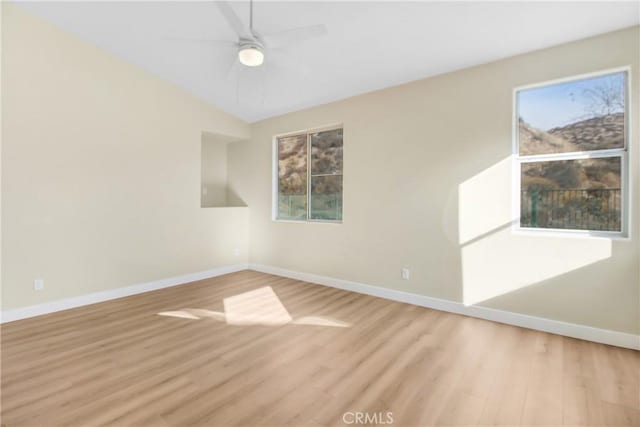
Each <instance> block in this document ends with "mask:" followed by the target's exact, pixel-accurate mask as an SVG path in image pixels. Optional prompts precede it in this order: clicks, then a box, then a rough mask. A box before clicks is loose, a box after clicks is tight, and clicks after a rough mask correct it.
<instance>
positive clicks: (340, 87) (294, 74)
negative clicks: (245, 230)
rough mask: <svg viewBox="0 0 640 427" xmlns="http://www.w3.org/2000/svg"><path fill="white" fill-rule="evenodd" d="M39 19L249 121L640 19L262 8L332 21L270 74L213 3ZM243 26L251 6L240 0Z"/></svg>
mask: <svg viewBox="0 0 640 427" xmlns="http://www.w3.org/2000/svg"><path fill="white" fill-rule="evenodd" d="M21 6H22V7H23V8H25V9H27V10H29V11H30V12H32V13H33V14H35V15H38V16H40V17H42V18H44V19H45V20H47V21H50V22H52V23H54V24H55V25H57V26H59V27H61V28H63V29H65V30H67V31H69V32H71V33H74V34H76V35H77V36H79V37H81V38H83V39H85V40H87V41H88V42H90V43H93V44H95V45H97V46H99V47H101V48H103V49H105V50H107V51H110V52H112V53H113V54H115V55H117V56H119V57H120V58H122V59H124V60H125V61H128V62H130V63H133V64H136V65H138V66H140V67H142V68H144V69H146V70H148V71H150V72H152V73H153V74H156V75H158V76H160V77H161V78H163V79H166V80H168V81H170V82H173V83H174V84H176V85H178V86H181V87H183V88H184V89H186V90H188V91H189V92H191V93H193V94H194V95H196V96H198V97H200V98H202V99H204V100H206V101H208V102H210V103H211V104H213V105H215V106H217V107H219V108H221V109H223V110H225V111H227V112H229V113H232V114H235V115H237V116H239V117H241V118H243V119H245V120H247V121H250V122H253V121H257V120H260V119H263V118H267V117H271V116H275V115H279V114H282V113H286V112H289V111H294V110H298V109H302V108H306V107H311V106H314V105H319V104H323V103H327V102H330V101H334V100H338V99H342V98H346V97H349V96H353V95H356V94H360V93H364V92H369V91H373V90H376V89H381V88H385V87H389V86H394V85H397V84H400V83H404V82H407V81H411V80H416V79H421V78H425V77H428V76H432V75H436V74H440V73H444V72H448V71H453V70H456V69H461V68H465V67H469V66H473V65H477V64H481V63H486V62H490V61H494V60H497V59H500V58H505V57H508V56H513V55H516V54H520V53H525V52H529V51H533V50H537V49H541V48H545V47H548V46H553V45H557V44H561V43H565V42H569V41H573V40H577V39H581V38H585V37H588V36H592V35H597V34H601V33H605V32H609V31H613V30H616V29H620V28H625V27H629V26H632V25H637V24H638V23H639V22H640V6H639V3H638V2H566V3H565V2H397V1H396V2H371V1H370V2H308V1H304V2H303V1H300V2H291V1H289V2H268V1H256V4H255V5H254V26H255V28H256V29H257V30H258V31H261V32H263V33H268V32H276V31H281V30H286V29H290V28H294V27H299V26H304V25H311V24H326V26H327V28H328V32H329V34H328V35H327V36H326V37H322V38H317V39H313V40H308V41H305V42H304V43H297V44H294V45H291V46H290V47H287V48H282V49H275V50H272V51H268V52H267V55H266V60H265V64H264V66H263V67H259V68H257V69H251V68H247V67H244V66H241V65H240V64H239V63H238V62H237V61H236V57H237V56H236V52H235V50H234V48H233V47H224V46H219V45H216V44H209V43H186V42H178V41H175V40H172V39H171V38H172V37H193V38H204V39H217V40H235V39H236V36H235V34H234V32H233V30H232V29H231V28H230V26H229V25H228V24H227V22H226V21H225V20H224V19H223V18H222V15H221V14H220V12H219V10H218V8H217V7H216V5H215V4H214V3H213V2H184V1H180V2H91V3H88V2H64V3H62V2H42V3H38V2H25V3H21ZM232 7H233V9H234V10H235V11H236V12H237V14H238V15H240V17H241V18H242V19H243V20H244V21H245V22H247V21H248V14H249V8H248V3H247V2H233V3H232Z"/></svg>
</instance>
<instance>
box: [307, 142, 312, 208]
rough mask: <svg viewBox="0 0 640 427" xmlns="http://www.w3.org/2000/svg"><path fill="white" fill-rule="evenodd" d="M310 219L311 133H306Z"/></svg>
mask: <svg viewBox="0 0 640 427" xmlns="http://www.w3.org/2000/svg"><path fill="white" fill-rule="evenodd" d="M310 219H311V134H310V133H307V221H309V220H310Z"/></svg>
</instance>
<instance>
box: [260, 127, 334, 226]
mask: <svg viewBox="0 0 640 427" xmlns="http://www.w3.org/2000/svg"><path fill="white" fill-rule="evenodd" d="M336 129H342V156H343V160H342V173H341V174H340V176H342V185H343V187H342V215H341V217H342V219H336V220H333V219H311V218H310V215H309V214H310V210H311V203H310V202H311V134H313V133H318V132H326V131H330V130H336ZM302 134H306V136H307V218H306V219H280V218H278V139H279V138H283V137H286V136H294V135H302ZM271 151H272V154H273V156H272V178H271V182H272V185H271V189H272V195H271V220H272V221H275V222H284V223H287V222H290V223H295V224H304V223H318V224H342V223H343V221H344V126H343V124H342V123H340V124H332V125H326V126H321V127H317V128H311V129H303V130H298V131H294V132H287V133H281V134H278V135H274V136H273V140H272V150H271Z"/></svg>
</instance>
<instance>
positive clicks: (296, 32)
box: [262, 24, 327, 48]
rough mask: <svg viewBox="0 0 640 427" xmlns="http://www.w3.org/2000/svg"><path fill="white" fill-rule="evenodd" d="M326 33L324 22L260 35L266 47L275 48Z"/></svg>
mask: <svg viewBox="0 0 640 427" xmlns="http://www.w3.org/2000/svg"><path fill="white" fill-rule="evenodd" d="M326 35H327V27H326V26H325V25H324V24H319V25H311V26H308V27H299V28H294V29H291V30H286V31H281V32H279V33H274V34H268V35H264V36H262V39H263V40H264V42H265V44H266V45H267V47H270V48H276V47H283V46H286V45H290V44H294V43H297V42H300V41H304V40H309V39H313V38H316V37H322V36H326Z"/></svg>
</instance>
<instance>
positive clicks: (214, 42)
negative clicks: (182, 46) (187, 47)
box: [163, 37, 238, 47]
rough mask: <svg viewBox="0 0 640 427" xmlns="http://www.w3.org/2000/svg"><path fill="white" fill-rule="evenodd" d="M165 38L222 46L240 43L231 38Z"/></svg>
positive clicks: (171, 40) (179, 41) (166, 38)
mask: <svg viewBox="0 0 640 427" xmlns="http://www.w3.org/2000/svg"><path fill="white" fill-rule="evenodd" d="M163 39H164V40H168V41H170V42H177V43H200V44H206V45H217V46H221V47H237V46H238V43H237V42H234V41H230V40H215V39H207V38H200V37H163Z"/></svg>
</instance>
